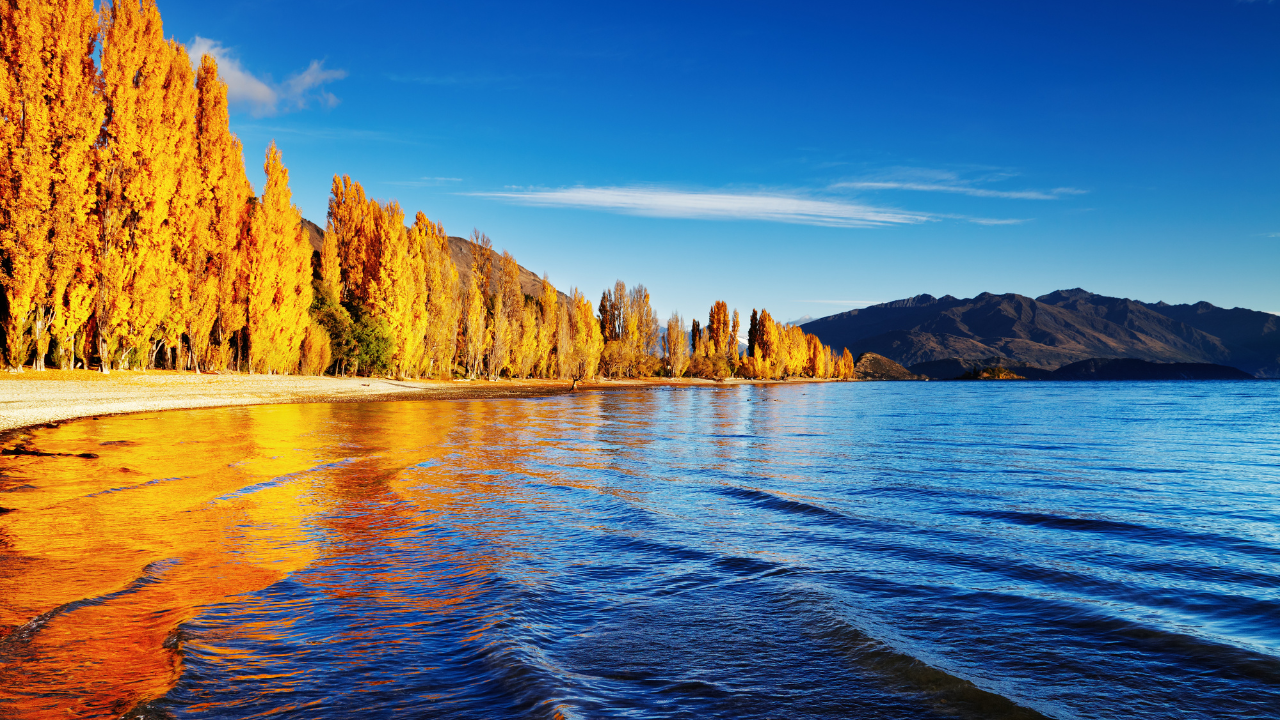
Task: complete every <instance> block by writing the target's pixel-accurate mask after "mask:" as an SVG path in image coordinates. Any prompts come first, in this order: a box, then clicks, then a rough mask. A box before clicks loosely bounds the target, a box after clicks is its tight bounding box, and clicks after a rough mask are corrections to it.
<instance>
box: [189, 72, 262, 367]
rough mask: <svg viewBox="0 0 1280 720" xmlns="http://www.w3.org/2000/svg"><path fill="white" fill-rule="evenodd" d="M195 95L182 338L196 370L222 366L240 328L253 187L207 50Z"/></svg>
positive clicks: (223, 85) (224, 89) (222, 84)
mask: <svg viewBox="0 0 1280 720" xmlns="http://www.w3.org/2000/svg"><path fill="white" fill-rule="evenodd" d="M196 95H197V109H196V118H195V143H196V151H195V165H196V167H197V168H198V169H199V177H200V182H201V187H200V192H199V193H198V194H197V197H196V208H195V211H194V213H193V215H194V218H193V219H194V221H195V224H194V227H193V229H192V231H191V236H190V240H189V242H190V248H189V250H188V252H187V265H186V271H187V274H188V287H189V288H190V292H191V295H190V300H189V310H188V314H187V338H188V344H189V346H190V348H191V355H192V360H193V362H192V366H193V368H194V369H196V370H197V371H198V370H199V369H200V366H201V365H202V364H203V365H205V366H211V367H212V366H216V367H218V368H222V367H225V366H226V360H227V356H228V355H229V353H228V350H229V349H230V336H231V335H232V334H233V333H235V332H236V331H238V330H239V329H240V328H242V327H244V324H243V321H242V318H243V317H244V315H245V311H244V309H243V307H244V305H243V302H242V301H241V298H242V296H243V292H244V291H243V288H242V287H241V286H240V284H239V283H238V279H239V275H240V273H241V270H242V265H243V263H242V262H241V257H240V255H241V251H242V249H243V248H241V247H240V246H239V243H238V241H239V239H240V233H239V225H240V223H241V222H242V220H243V219H244V215H245V208H246V205H247V200H248V198H249V196H250V195H252V194H253V190H252V188H250V187H249V182H248V180H247V179H246V178H245V173H244V159H243V157H242V155H241V150H240V141H239V140H238V139H236V137H235V136H234V135H232V134H231V128H230V118H229V116H228V113H227V85H226V83H225V82H223V81H222V78H221V77H220V76H219V75H218V63H217V61H216V60H214V58H213V57H212V56H210V55H204V56H202V57H201V58H200V67H199V69H198V70H197V71H196ZM214 343H216V345H214ZM214 347H216V348H217V350H213V348H214Z"/></svg>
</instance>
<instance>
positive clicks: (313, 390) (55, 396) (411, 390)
mask: <svg viewBox="0 0 1280 720" xmlns="http://www.w3.org/2000/svg"><path fill="white" fill-rule="evenodd" d="M749 382H760V381H744V380H736V379H733V380H729V381H726V383H715V382H712V381H709V380H697V379H681V380H676V381H672V380H669V379H662V378H652V379H650V378H646V379H641V380H607V381H601V382H594V383H579V384H578V386H577V387H578V389H579V390H601V389H621V388H625V387H652V386H662V385H681V386H690V385H707V386H713V385H723V384H740V383H749ZM570 387H571V384H570V383H569V382H568V381H565V380H499V381H495V382H489V381H485V380H472V381H467V380H454V381H449V382H446V381H438V380H437V381H419V380H390V379H386V378H335V377H310V376H302V375H241V374H226V375H214V374H195V373H189V372H175V371H166V370H149V371H146V372H138V371H132V372H130V371H125V372H115V373H111V374H109V375H103V374H101V373H98V372H93V371H84V370H72V371H62V370H47V371H45V372H34V371H27V372H23V373H0V432H2V431H9V430H16V429H19V428H24V427H30V426H33V425H41V424H44V423H50V422H62V421H65V420H73V419H75V418H82V417H93V416H97V415H115V414H121V413H137V412H152V411H156V410H178V409H187V408H202V407H225V406H230V405H264V404H271V403H311V402H377V401H390V400H464V399H474V398H504V397H538V396H544V395H555V394H559V393H564V392H569V391H570Z"/></svg>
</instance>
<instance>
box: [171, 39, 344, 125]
mask: <svg viewBox="0 0 1280 720" xmlns="http://www.w3.org/2000/svg"><path fill="white" fill-rule="evenodd" d="M189 48H190V50H191V64H192V65H193V66H195V67H199V65H200V58H201V56H203V55H211V56H213V59H215V60H217V61H218V74H219V75H221V76H222V79H223V81H224V82H226V83H227V101H228V102H230V103H232V104H236V105H245V106H248V107H249V112H250V113H252V114H253V115H254V117H262V116H264V115H275V114H277V113H280V112H289V111H291V110H301V109H304V108H306V107H307V106H308V105H309V104H310V103H311V102H318V103H319V104H321V105H323V106H325V107H333V106H335V105H337V104H338V102H339V100H338V98H337V96H335V95H334V94H333V93H331V92H329V91H328V90H326V89H325V88H324V86H325V85H327V84H329V83H331V82H334V81H335V80H341V79H343V78H345V77H346V76H347V71H346V70H330V69H326V68H325V67H324V61H323V60H312V61H311V64H310V65H308V66H307V69H306V70H303V71H302V72H298V73H294V74H293V75H290V76H289V77H288V78H286V79H285V81H284V82H283V83H278V84H277V83H273V82H272V81H271V78H270V77H269V76H268V77H265V78H260V77H257V76H255V75H254V74H253V73H251V72H249V71H248V70H246V69H245V68H244V66H243V65H242V64H241V63H240V59H239V58H237V57H236V56H235V55H234V54H233V53H232V52H231V50H230V49H229V48H227V47H224V46H223V45H222V43H220V42H218V41H217V40H210V39H209V38H206V37H200V36H199V35H197V36H196V38H195V39H194V40H192V41H191V42H190V43H189Z"/></svg>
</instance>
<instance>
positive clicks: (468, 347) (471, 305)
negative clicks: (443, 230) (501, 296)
mask: <svg viewBox="0 0 1280 720" xmlns="http://www.w3.org/2000/svg"><path fill="white" fill-rule="evenodd" d="M486 280H487V277H486V276H485V275H484V274H482V272H481V263H480V259H479V257H478V253H477V254H475V255H473V256H472V259H471V273H470V275H469V276H468V278H467V287H466V290H465V294H464V295H463V301H462V304H463V310H462V326H461V327H460V328H459V331H460V333H461V336H462V343H463V359H464V364H465V365H466V373H467V377H468V378H471V379H475V377H476V375H477V374H478V373H479V372H480V364H481V362H482V361H483V359H484V353H485V351H486V350H487V349H488V348H489V334H488V326H487V324H486V322H485V317H486V308H485V300H484V289H483V288H484V285H486V284H487V282H486Z"/></svg>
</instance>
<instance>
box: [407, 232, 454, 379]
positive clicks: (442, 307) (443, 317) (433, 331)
mask: <svg viewBox="0 0 1280 720" xmlns="http://www.w3.org/2000/svg"><path fill="white" fill-rule="evenodd" d="M414 227H415V228H417V231H418V232H420V233H421V234H422V236H423V238H424V241H425V243H426V246H425V251H426V262H425V270H426V284H427V302H426V324H427V328H426V338H425V344H426V348H425V352H426V370H425V373H426V375H427V376H429V377H441V378H449V377H452V374H453V358H454V356H455V355H456V351H457V335H458V323H459V320H460V319H461V317H462V311H463V305H462V296H461V288H460V285H459V281H458V267H457V266H456V265H454V263H453V259H452V257H451V256H450V253H449V237H448V236H447V235H445V232H444V228H442V227H441V226H440V225H438V224H435V223H432V222H431V221H430V220H428V219H427V216H426V215H424V214H423V213H421V212H420V213H418V214H417V216H416V217H415V218H414Z"/></svg>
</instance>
